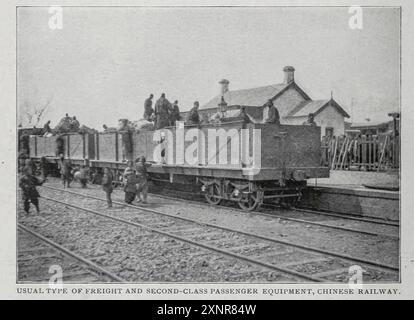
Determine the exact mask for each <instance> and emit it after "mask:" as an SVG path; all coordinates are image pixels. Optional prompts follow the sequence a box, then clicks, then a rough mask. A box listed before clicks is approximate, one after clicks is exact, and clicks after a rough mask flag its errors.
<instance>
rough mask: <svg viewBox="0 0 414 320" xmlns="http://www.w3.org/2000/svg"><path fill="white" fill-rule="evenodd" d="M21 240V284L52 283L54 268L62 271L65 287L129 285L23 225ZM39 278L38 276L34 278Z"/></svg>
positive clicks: (19, 275) (19, 276)
mask: <svg viewBox="0 0 414 320" xmlns="http://www.w3.org/2000/svg"><path fill="white" fill-rule="evenodd" d="M17 227H18V230H19V231H18V239H19V250H18V253H19V256H18V259H17V264H18V281H19V283H28V282H49V279H50V277H51V274H50V273H49V268H50V267H51V266H59V267H60V268H61V269H62V277H63V279H62V280H63V281H64V282H65V283H90V282H100V283H107V282H112V281H116V282H125V280H124V279H122V278H120V277H118V276H116V275H115V274H113V273H112V272H110V271H108V270H106V269H104V268H102V267H100V266H98V265H97V264H96V263H94V262H92V261H90V260H88V259H86V258H84V257H82V256H80V255H79V254H76V253H75V252H73V251H71V250H69V249H67V248H65V247H63V246H61V245H59V244H58V243H56V242H54V241H52V240H50V239H48V238H46V237H44V236H42V235H41V234H40V233H38V232H36V231H35V230H33V229H31V228H28V227H26V226H24V225H22V224H21V223H18V224H17ZM34 275H36V276H34Z"/></svg>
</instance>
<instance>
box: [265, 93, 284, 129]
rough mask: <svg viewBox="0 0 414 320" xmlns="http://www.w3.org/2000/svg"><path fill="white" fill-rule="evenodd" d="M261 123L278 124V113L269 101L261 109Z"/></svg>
mask: <svg viewBox="0 0 414 320" xmlns="http://www.w3.org/2000/svg"><path fill="white" fill-rule="evenodd" d="M263 123H274V124H280V117H279V111H278V110H277V109H276V107H275V105H274V104H273V101H272V100H271V99H269V100H268V101H267V103H266V105H265V107H264V108H263Z"/></svg>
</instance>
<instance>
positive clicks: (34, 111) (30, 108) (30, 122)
mask: <svg viewBox="0 0 414 320" xmlns="http://www.w3.org/2000/svg"><path fill="white" fill-rule="evenodd" d="M51 102H52V98H49V99H48V100H47V101H46V102H45V103H42V104H38V105H34V104H29V102H28V101H27V100H26V101H25V102H24V103H23V105H22V107H21V108H20V110H19V126H23V125H24V126H39V124H40V123H41V121H42V120H43V117H44V116H45V114H46V112H47V110H48V108H49V106H50V103H51Z"/></svg>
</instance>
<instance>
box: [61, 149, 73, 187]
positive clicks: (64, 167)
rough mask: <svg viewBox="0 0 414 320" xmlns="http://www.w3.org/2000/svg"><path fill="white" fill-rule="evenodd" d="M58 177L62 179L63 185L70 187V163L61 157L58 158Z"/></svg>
mask: <svg viewBox="0 0 414 320" xmlns="http://www.w3.org/2000/svg"><path fill="white" fill-rule="evenodd" d="M60 177H61V179H62V184H63V187H64V188H66V186H67V187H68V188H70V183H71V182H72V163H71V162H70V160H69V159H65V158H64V157H61V159H60Z"/></svg>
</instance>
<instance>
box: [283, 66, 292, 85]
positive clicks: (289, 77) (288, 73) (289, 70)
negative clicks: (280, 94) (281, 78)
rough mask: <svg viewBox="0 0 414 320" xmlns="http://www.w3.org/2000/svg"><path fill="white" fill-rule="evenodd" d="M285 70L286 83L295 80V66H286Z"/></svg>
mask: <svg viewBox="0 0 414 320" xmlns="http://www.w3.org/2000/svg"><path fill="white" fill-rule="evenodd" d="M283 72H284V73H285V82H284V83H286V84H288V83H291V82H293V81H295V68H293V67H292V66H286V67H284V68H283Z"/></svg>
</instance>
